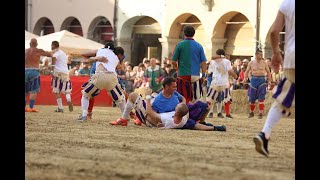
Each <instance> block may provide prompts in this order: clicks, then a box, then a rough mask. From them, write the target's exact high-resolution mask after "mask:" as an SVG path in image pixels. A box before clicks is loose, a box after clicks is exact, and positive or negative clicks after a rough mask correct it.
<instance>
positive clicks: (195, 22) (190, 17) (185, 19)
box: [167, 13, 205, 56]
mask: <svg viewBox="0 0 320 180" xmlns="http://www.w3.org/2000/svg"><path fill="white" fill-rule="evenodd" d="M185 25H191V26H193V27H194V29H195V35H194V37H193V38H194V39H195V40H196V41H197V42H199V43H200V44H202V45H204V44H205V31H204V27H203V25H202V23H201V21H200V19H199V18H198V17H197V16H196V15H194V14H191V13H184V14H181V15H179V16H178V17H177V18H176V19H175V20H174V21H173V22H172V24H171V26H170V30H169V36H168V38H167V41H168V49H169V52H168V54H169V56H171V55H173V51H174V48H175V47H176V45H177V43H178V42H179V41H181V40H182V39H183V38H184V33H183V27H184V26H185Z"/></svg>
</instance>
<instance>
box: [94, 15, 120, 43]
mask: <svg viewBox="0 0 320 180" xmlns="http://www.w3.org/2000/svg"><path fill="white" fill-rule="evenodd" d="M88 39H91V40H93V41H96V42H98V43H101V44H105V43H107V42H113V41H114V30H113V28H112V25H111V22H110V21H109V20H108V19H107V18H106V17H104V16H98V17H96V18H94V19H93V21H92V22H91V23H90V25H89V29H88Z"/></svg>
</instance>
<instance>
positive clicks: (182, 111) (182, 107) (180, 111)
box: [176, 103, 189, 117]
mask: <svg viewBox="0 0 320 180" xmlns="http://www.w3.org/2000/svg"><path fill="white" fill-rule="evenodd" d="M188 112H189V109H188V106H187V105H186V104H184V103H179V104H178V105H177V107H176V113H177V115H178V116H180V117H183V116H185V115H186V114H188Z"/></svg>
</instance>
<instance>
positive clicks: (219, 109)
mask: <svg viewBox="0 0 320 180" xmlns="http://www.w3.org/2000/svg"><path fill="white" fill-rule="evenodd" d="M216 104H217V113H221V109H222V103H221V102H217V103H216Z"/></svg>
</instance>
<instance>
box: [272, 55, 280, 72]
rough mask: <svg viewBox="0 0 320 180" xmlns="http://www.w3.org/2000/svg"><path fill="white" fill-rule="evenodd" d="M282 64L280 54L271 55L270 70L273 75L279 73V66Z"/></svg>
mask: <svg viewBox="0 0 320 180" xmlns="http://www.w3.org/2000/svg"><path fill="white" fill-rule="evenodd" d="M282 64H283V59H282V55H281V52H278V53H273V55H272V57H271V68H272V69H273V71H274V72H275V73H278V72H279V69H280V65H282Z"/></svg>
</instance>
